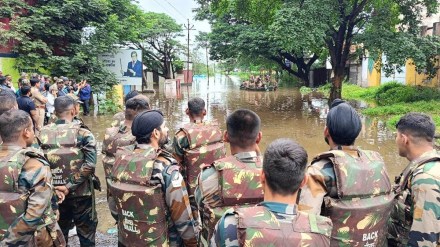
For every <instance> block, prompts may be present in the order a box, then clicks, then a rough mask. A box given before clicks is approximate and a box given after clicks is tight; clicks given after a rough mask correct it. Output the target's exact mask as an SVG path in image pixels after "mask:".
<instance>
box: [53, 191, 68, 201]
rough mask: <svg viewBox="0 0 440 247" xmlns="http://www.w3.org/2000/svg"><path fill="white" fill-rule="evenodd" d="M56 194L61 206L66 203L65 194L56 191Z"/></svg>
mask: <svg viewBox="0 0 440 247" xmlns="http://www.w3.org/2000/svg"><path fill="white" fill-rule="evenodd" d="M55 194H56V195H57V197H58V201H57V202H58V204H61V203H62V202H63V201H64V199H66V196H65V195H64V193H63V192H61V191H59V190H55Z"/></svg>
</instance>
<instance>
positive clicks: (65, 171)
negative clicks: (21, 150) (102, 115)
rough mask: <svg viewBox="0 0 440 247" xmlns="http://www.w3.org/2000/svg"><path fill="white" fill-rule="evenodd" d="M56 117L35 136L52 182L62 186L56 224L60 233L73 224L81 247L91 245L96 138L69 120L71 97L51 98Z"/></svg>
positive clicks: (71, 117)
mask: <svg viewBox="0 0 440 247" xmlns="http://www.w3.org/2000/svg"><path fill="white" fill-rule="evenodd" d="M55 113H56V115H57V117H58V120H57V121H56V122H55V123H52V124H49V125H46V126H44V127H43V128H42V129H41V133H40V135H39V136H38V138H39V141H40V146H41V148H42V149H43V151H44V153H45V155H46V156H47V158H48V160H49V162H50V163H51V168H52V174H53V175H54V184H55V185H56V186H60V187H64V189H65V191H66V199H65V201H64V202H63V203H62V204H61V205H60V220H59V224H60V227H61V230H62V231H63V234H64V237H65V238H66V240H67V238H68V234H69V230H70V228H71V226H72V225H73V224H75V225H76V230H77V233H78V237H79V241H80V243H81V247H84V246H95V233H96V227H97V225H98V218H97V215H96V210H95V193H94V189H95V188H96V189H98V188H97V187H96V186H95V183H94V181H95V179H96V178H95V175H94V173H95V167H96V156H97V153H96V141H95V137H94V136H93V134H92V132H90V130H88V129H86V128H84V127H83V126H82V125H81V124H79V123H77V122H75V121H73V120H74V117H75V114H76V110H75V101H74V99H72V98H71V97H69V96H60V97H58V98H56V99H55Z"/></svg>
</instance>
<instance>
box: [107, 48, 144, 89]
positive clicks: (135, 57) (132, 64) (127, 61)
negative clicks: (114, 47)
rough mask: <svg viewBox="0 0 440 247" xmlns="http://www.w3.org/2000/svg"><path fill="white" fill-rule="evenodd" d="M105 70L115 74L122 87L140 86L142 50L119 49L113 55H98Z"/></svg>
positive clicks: (142, 67)
mask: <svg viewBox="0 0 440 247" xmlns="http://www.w3.org/2000/svg"><path fill="white" fill-rule="evenodd" d="M99 58H100V59H101V61H102V62H103V64H104V66H105V68H106V69H107V70H108V71H109V72H112V73H114V74H115V77H116V79H117V80H118V81H119V82H120V83H121V85H124V86H141V85H142V77H143V70H144V69H145V67H144V65H143V64H142V50H134V49H119V50H118V51H116V52H113V53H103V54H101V55H99Z"/></svg>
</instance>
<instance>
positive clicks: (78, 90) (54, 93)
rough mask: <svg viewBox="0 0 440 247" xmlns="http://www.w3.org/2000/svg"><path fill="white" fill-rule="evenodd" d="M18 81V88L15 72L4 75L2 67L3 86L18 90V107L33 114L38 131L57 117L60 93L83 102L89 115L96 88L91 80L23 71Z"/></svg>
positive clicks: (16, 93)
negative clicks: (55, 115)
mask: <svg viewBox="0 0 440 247" xmlns="http://www.w3.org/2000/svg"><path fill="white" fill-rule="evenodd" d="M17 85H18V88H15V87H14V83H13V78H12V76H11V75H8V74H6V75H3V73H2V71H0V90H5V91H9V92H11V93H13V94H15V96H16V97H17V104H18V108H19V109H20V110H23V111H25V112H27V113H28V114H29V115H30V116H31V118H32V120H33V122H34V126H35V129H36V130H37V131H38V130H40V129H41V128H42V127H43V125H45V124H47V123H49V122H50V121H51V119H52V118H53V117H54V110H55V108H54V101H55V98H56V97H58V96H65V95H67V96H71V97H72V98H74V99H75V100H76V101H78V102H80V103H81V104H82V105H83V115H84V116H87V115H89V111H90V110H89V108H90V107H89V106H90V104H89V101H90V98H91V94H92V92H91V91H92V89H91V86H90V84H88V83H87V80H72V79H69V78H67V77H64V76H61V77H50V76H48V75H40V74H38V73H32V74H30V75H29V74H27V73H24V72H23V73H22V74H21V75H20V78H18V83H17Z"/></svg>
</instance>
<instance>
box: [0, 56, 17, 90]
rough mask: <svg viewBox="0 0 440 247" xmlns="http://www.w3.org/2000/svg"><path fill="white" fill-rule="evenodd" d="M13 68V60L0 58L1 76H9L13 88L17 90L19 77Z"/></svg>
mask: <svg viewBox="0 0 440 247" xmlns="http://www.w3.org/2000/svg"><path fill="white" fill-rule="evenodd" d="M14 67H15V58H10V57H0V70H1V71H2V72H3V75H7V74H9V75H11V76H12V81H13V82H14V87H15V88H18V78H19V77H20V72H18V70H17V69H16V68H14Z"/></svg>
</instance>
